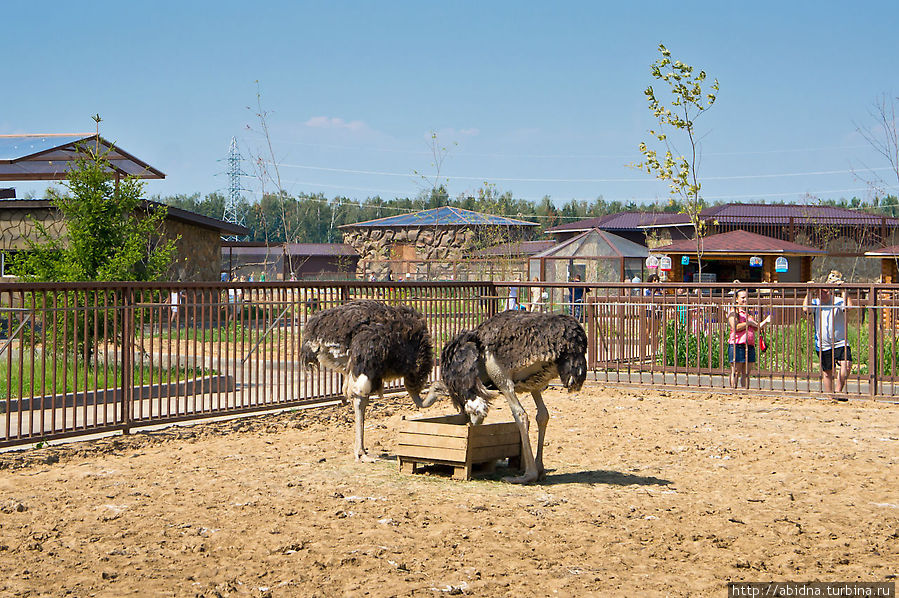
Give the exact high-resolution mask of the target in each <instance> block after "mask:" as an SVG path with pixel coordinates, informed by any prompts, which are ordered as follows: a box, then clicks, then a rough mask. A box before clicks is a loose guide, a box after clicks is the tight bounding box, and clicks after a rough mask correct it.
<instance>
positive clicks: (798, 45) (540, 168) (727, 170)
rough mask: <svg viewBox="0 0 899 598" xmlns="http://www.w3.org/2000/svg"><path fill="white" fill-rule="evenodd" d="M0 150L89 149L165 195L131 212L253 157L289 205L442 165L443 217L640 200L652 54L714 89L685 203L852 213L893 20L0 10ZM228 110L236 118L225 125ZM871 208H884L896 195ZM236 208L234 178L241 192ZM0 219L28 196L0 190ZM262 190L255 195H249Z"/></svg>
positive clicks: (247, 181) (539, 6)
mask: <svg viewBox="0 0 899 598" xmlns="http://www.w3.org/2000/svg"><path fill="white" fill-rule="evenodd" d="M3 12H4V21H5V22H6V24H7V26H6V27H4V32H3V35H2V37H0V47H2V48H3V55H4V56H5V57H6V60H5V64H4V67H3V71H2V72H3V90H4V91H3V93H2V95H0V134H17V133H70V132H82V131H92V130H93V126H94V125H93V121H91V119H90V116H91V115H93V114H95V113H99V114H100V115H101V117H102V118H103V123H102V124H101V133H102V134H103V136H104V137H106V138H108V139H110V140H112V141H115V142H117V143H118V144H119V145H120V146H121V147H123V148H124V149H126V150H127V151H129V152H131V153H133V154H135V155H137V156H138V157H140V158H142V159H144V160H145V161H147V162H149V163H150V164H152V165H153V166H155V167H157V168H159V169H160V170H162V171H163V172H165V173H166V174H167V178H166V180H165V181H151V182H148V184H147V187H146V191H147V193H148V194H151V195H152V194H161V195H171V194H176V193H194V192H200V193H202V194H206V193H209V192H212V191H217V190H218V191H224V190H226V189H227V185H228V180H227V177H226V176H225V175H224V174H219V173H224V171H225V169H226V166H227V165H226V163H225V162H224V160H225V158H226V157H227V151H228V145H229V142H230V139H231V137H232V136H233V137H236V138H237V140H238V143H239V146H240V149H241V153H242V155H243V157H244V158H245V159H246V161H245V162H244V165H243V168H244V170H245V171H246V172H247V173H249V174H250V175H252V174H253V173H254V172H255V169H254V168H253V164H252V158H253V157H260V156H262V157H268V154H267V150H266V149H265V138H264V137H263V136H262V135H261V134H260V129H261V127H260V122H259V119H258V118H257V117H256V116H255V113H256V93H257V83H256V82H257V81H258V89H259V90H260V92H261V100H262V105H263V108H264V109H265V110H266V111H267V113H268V115H267V124H268V127H269V131H270V138H271V140H272V143H273V148H274V154H275V158H276V161H277V162H278V164H279V167H280V173H281V178H282V184H283V186H284V188H285V189H287V190H288V191H289V192H291V193H300V192H307V193H313V192H321V193H324V194H325V195H326V196H327V197H333V196H335V195H345V196H348V197H351V198H354V199H364V198H366V197H369V196H374V195H381V196H382V197H396V196H400V197H404V196H409V197H411V196H415V195H416V194H417V193H418V192H419V190H420V189H421V188H422V187H423V186H424V185H425V183H424V182H423V181H422V180H421V178H420V177H417V176H415V175H414V174H413V171H419V172H421V173H424V174H434V169H433V168H432V166H431V163H432V161H433V160H432V157H431V155H430V150H429V145H428V139H429V132H430V131H432V130H433V131H436V132H437V134H438V139H439V141H440V143H441V145H444V146H446V147H447V148H448V150H449V151H448V153H447V155H446V157H445V161H444V163H443V165H442V170H441V173H442V174H443V175H446V177H447V178H448V187H449V190H450V193H451V194H452V195H453V196H455V195H457V194H459V193H461V192H464V191H474V190H476V189H477V188H478V187H479V186H481V185H482V184H483V183H484V182H485V181H486V182H489V183H493V184H495V185H496V187H497V189H498V190H499V191H511V192H512V193H513V194H514V195H515V197H519V198H524V199H530V200H539V199H540V198H542V197H543V196H545V195H548V196H550V197H551V198H552V199H553V200H554V201H555V202H556V203H557V204H562V203H564V202H566V201H568V200H570V199H584V200H592V199H595V198H596V197H599V196H602V197H604V198H605V199H607V200H621V201H631V200H633V201H637V202H641V201H646V200H654V199H664V198H666V197H667V188H666V186H665V185H664V184H662V183H660V182H658V181H655V180H654V179H653V178H652V177H651V176H650V175H647V174H644V173H641V172H640V171H638V170H636V169H634V168H630V167H628V164H630V163H633V162H635V161H638V160H639V159H640V155H639V152H638V149H637V147H638V144H639V143H640V141H643V140H648V139H649V134H648V133H647V130H648V129H649V128H650V127H652V126H653V124H654V121H653V118H652V115H651V113H650V112H649V110H648V109H647V107H646V101H645V98H644V96H643V89H644V88H645V87H646V86H647V85H648V84H650V83H652V80H651V77H650V75H649V66H650V64H651V63H652V62H653V61H654V60H655V59H656V58H657V57H658V52H657V45H658V44H659V42H664V43H665V44H666V45H667V46H668V48H669V49H670V50H671V51H672V54H673V56H674V57H675V58H677V59H680V60H682V61H684V62H686V63H688V64H691V65H693V66H695V67H697V68H702V69H704V70H705V71H706V72H707V73H708V74H709V76H710V77H711V78H717V79H718V80H719V82H720V86H721V91H720V93H719V96H718V102H717V103H716V104H715V106H714V107H713V109H712V110H711V111H710V112H708V113H707V114H706V115H704V116H703V117H702V119H700V120H699V121H698V122H697V128H698V130H699V132H700V133H701V134H702V135H703V137H702V159H701V162H700V164H699V168H698V173H699V176H700V179H701V180H702V181H703V195H704V196H705V197H706V198H707V199H709V200H724V201H759V200H765V201H787V202H803V201H808V200H810V199H813V198H821V199H837V198H840V197H851V196H858V197H863V198H869V197H870V193H869V192H868V191H867V190H866V184H865V182H864V181H865V179H869V178H871V176H872V172H871V171H870V169H875V171H874V173H873V174H879V175H882V176H886V175H887V174H888V172H889V171H885V170H876V169H883V168H885V167H887V166H888V164H887V163H886V160H885V159H883V158H881V157H879V156H878V155H876V154H875V153H874V152H873V151H872V150H871V148H870V146H869V145H868V144H867V143H866V142H865V140H864V139H863V138H862V137H861V135H859V133H858V131H857V129H858V127H859V126H868V125H873V124H874V123H873V120H872V118H871V116H870V112H871V110H872V106H873V102H874V101H875V100H876V99H877V98H878V97H879V96H880V95H881V94H884V93H886V94H889V95H891V96H893V97H895V96H897V95H899V81H897V80H896V79H897V75H896V73H897V68H896V67H897V55H896V48H897V43H896V41H895V29H896V24H897V23H899V3H897V2H895V1H884V2H862V3H859V4H857V5H855V6H852V7H850V5H849V4H847V3H845V2H839V3H838V2H755V3H750V4H745V3H740V4H737V3H729V2H715V3H713V2H704V3H700V2H695V3H694V2H681V3H677V4H671V3H664V4H660V3H652V2H649V3H647V2H643V3H601V2H562V3H549V2H540V3H534V2H483V1H482V2H465V1H461V2H425V1H421V2H388V1H384V2H339V1H336V2H265V3H258V4H255V5H254V4H253V3H249V2H230V1H223V2H214V3H213V2H189V1H181V2H167V1H161V2H155V3H150V4H147V3H128V2H114V3H113V2H91V3H72V2H45V3H26V2H16V3H10V4H8V5H5V6H4V9H3ZM248 107H249V108H248ZM893 184H894V186H893V187H892V191H893V192H894V193H896V192H897V189H896V187H895V178H894V179H893ZM243 185H244V186H245V187H246V188H247V192H246V195H247V196H248V197H250V198H254V197H258V194H259V192H260V190H261V184H260V181H259V179H258V177H254V176H248V177H245V178H244V180H243ZM15 186H16V188H17V191H18V194H19V196H22V195H24V194H25V193H26V192H27V191H29V190H31V191H35V192H38V193H40V192H41V191H42V190H43V188H44V187H45V185H43V184H34V183H19V184H15ZM266 188H267V189H271V188H272V185H271V183H268V184H267V185H266Z"/></svg>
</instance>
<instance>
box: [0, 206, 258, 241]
mask: <svg viewBox="0 0 899 598" xmlns="http://www.w3.org/2000/svg"><path fill="white" fill-rule="evenodd" d="M143 206H144V208H146V209H148V210H155V209H158V208H159V207H162V206H165V207H166V208H167V209H168V212H167V214H168V215H167V216H166V217H167V218H170V219H172V220H178V221H181V222H186V223H188V224H193V225H194V226H200V227H203V228H208V229H212V230H216V231H219V232H220V233H222V234H228V235H248V234H250V229H248V228H247V227H245V226H240V225H238V224H232V223H230V222H225V221H224V220H218V219H216V218H210V217H208V216H203V215H202V214H197V213H195V212H188V211H187V210H182V209H181V208H176V207H174V206H166V205H165V204H163V203H159V202H156V201H151V200H149V199H145V200H143ZM55 209H56V208H55V206H54V205H53V202H51V201H50V200H49V199H6V200H0V210H55Z"/></svg>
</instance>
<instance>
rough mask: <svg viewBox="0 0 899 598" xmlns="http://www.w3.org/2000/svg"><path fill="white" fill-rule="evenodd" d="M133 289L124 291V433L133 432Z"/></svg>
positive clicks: (129, 288) (122, 349)
mask: <svg viewBox="0 0 899 598" xmlns="http://www.w3.org/2000/svg"><path fill="white" fill-rule="evenodd" d="M132 292H133V289H132V288H131V286H130V285H129V286H126V287H124V288H123V289H122V347H121V351H122V425H123V429H122V433H123V434H129V433H130V431H131V412H132V403H133V400H134V396H133V395H134V340H135V339H134V307H133V304H134V301H133V297H132Z"/></svg>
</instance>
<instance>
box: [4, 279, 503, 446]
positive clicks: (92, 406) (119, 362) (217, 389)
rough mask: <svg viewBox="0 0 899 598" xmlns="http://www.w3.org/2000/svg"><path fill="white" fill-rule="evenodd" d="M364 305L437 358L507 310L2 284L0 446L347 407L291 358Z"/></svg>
mask: <svg viewBox="0 0 899 598" xmlns="http://www.w3.org/2000/svg"><path fill="white" fill-rule="evenodd" d="M359 298H372V299H379V300H381V301H386V302H389V303H396V304H399V303H408V304H410V305H413V306H414V307H416V308H417V309H418V310H419V311H421V312H422V313H423V314H425V317H426V318H427V321H428V326H429V329H430V330H431V333H432V335H433V337H434V341H435V345H436V347H435V349H438V350H439V348H440V347H442V346H443V344H444V343H445V342H446V340H448V339H449V338H450V337H451V336H453V335H454V334H455V333H457V332H458V331H460V330H462V329H463V328H466V327H467V328H471V327H474V326H476V325H477V324H478V322H480V321H481V320H483V319H484V318H486V317H487V316H489V315H490V314H492V313H495V311H496V309H497V308H496V304H497V301H498V299H497V296H496V291H495V289H494V287H493V285H492V284H491V283H489V282H488V283H478V284H470V283H447V284H440V285H435V284H426V283H402V284H397V283H392V284H391V283H357V282H303V283H285V282H274V283H231V284H221V283H216V284H201V283H179V284H177V285H175V286H173V284H172V283H142V284H117V283H98V284H88V283H68V284H55V285H52V284H24V283H22V284H19V283H13V284H3V285H2V286H0V446H11V445H18V444H27V443H31V442H39V441H42V440H50V439H56V438H64V437H69V436H77V435H86V434H95V433H102V432H110V431H118V430H123V431H128V430H130V429H134V428H139V427H142V426H148V425H158V424H164V423H170V422H177V421H185V420H192V419H199V418H208V417H213V416H223V415H231V414H240V413H248V412H255V411H261V410H271V409H279V408H287V407H294V406H299V405H304V404H316V403H327V402H331V401H334V400H339V399H340V398H341V385H342V381H341V379H340V376H338V375H336V374H333V373H331V372H327V371H322V372H317V371H312V372H306V371H304V370H303V368H302V367H300V364H299V363H298V362H297V360H296V356H297V355H298V354H299V346H300V342H301V339H302V337H301V335H302V328H303V326H304V324H305V322H306V320H307V319H308V317H309V315H311V314H312V313H314V312H316V311H318V310H321V309H326V308H328V307H332V306H334V305H337V304H340V303H343V302H345V301H348V300H351V299H359ZM393 388H397V389H398V388H401V385H400V384H394V386H393Z"/></svg>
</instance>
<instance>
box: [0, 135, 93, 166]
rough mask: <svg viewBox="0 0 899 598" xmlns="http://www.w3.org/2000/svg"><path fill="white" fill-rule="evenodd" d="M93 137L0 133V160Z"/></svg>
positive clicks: (43, 150)
mask: <svg viewBox="0 0 899 598" xmlns="http://www.w3.org/2000/svg"><path fill="white" fill-rule="evenodd" d="M91 137H93V135H91V134H90V133H81V134H80V135H0V160H18V159H20V158H24V157H26V156H33V155H34V154H38V153H40V152H45V151H47V150H51V149H53V148H56V147H60V146H63V145H68V144H70V143H75V142H77V141H83V140H85V139H90V138H91Z"/></svg>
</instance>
